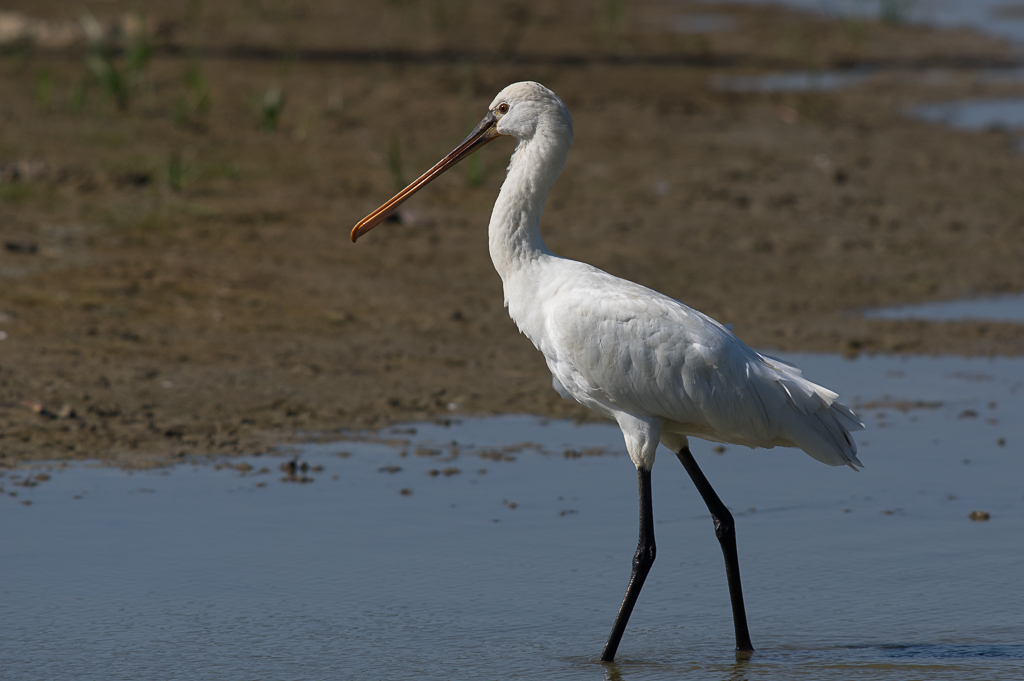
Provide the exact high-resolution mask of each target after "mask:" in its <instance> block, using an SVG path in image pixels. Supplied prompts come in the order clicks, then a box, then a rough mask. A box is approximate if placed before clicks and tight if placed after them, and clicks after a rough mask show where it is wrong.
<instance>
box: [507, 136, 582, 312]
mask: <svg viewBox="0 0 1024 681" xmlns="http://www.w3.org/2000/svg"><path fill="white" fill-rule="evenodd" d="M543 133H544V131H543V130H539V131H538V133H537V134H536V135H535V136H534V137H532V138H531V139H528V140H520V142H519V144H518V145H517V146H516V150H515V153H514V154H512V160H511V161H510V162H509V166H508V172H507V174H506V175H505V182H504V183H503V184H502V185H501V192H500V193H499V194H498V200H497V201H495V203H494V211H493V212H492V213H491V222H490V225H489V226H488V230H487V234H488V241H489V246H490V252H491V261H492V262H493V263H494V269H496V270H497V271H498V275H499V276H500V277H501V279H502V281H503V282H504V283H505V286H506V302H507V298H508V290H507V289H508V285H509V283H510V279H511V278H513V277H515V276H516V275H517V274H519V273H521V272H522V270H523V269H524V268H529V267H530V266H531V265H533V264H536V263H537V261H538V260H540V259H542V258H543V257H545V256H550V255H552V253H551V251H550V250H549V249H548V247H547V246H545V245H544V240H543V239H541V236H540V216H541V213H542V212H543V211H544V201H545V200H546V199H547V196H548V190H550V189H551V185H553V184H554V183H555V180H557V179H558V175H559V174H560V173H561V172H562V166H564V165H565V157H566V155H567V154H568V153H569V145H570V144H571V142H569V141H567V140H564V139H562V138H561V137H559V136H557V135H545V134H543Z"/></svg>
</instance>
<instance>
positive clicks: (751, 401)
mask: <svg viewBox="0 0 1024 681" xmlns="http://www.w3.org/2000/svg"><path fill="white" fill-rule="evenodd" d="M557 286H558V290H557V291H552V292H550V294H549V295H547V296H546V297H545V298H544V300H545V301H546V302H545V303H544V314H543V317H544V319H545V325H546V329H545V331H546V332H545V333H544V334H542V335H543V336H544V339H545V342H546V344H547V345H548V346H549V347H541V350H542V351H543V352H544V354H545V356H546V357H547V358H548V366H549V368H550V369H551V371H552V374H553V375H554V378H555V380H556V381H557V382H559V383H560V384H561V385H562V386H563V387H564V388H565V389H566V391H567V392H568V393H570V394H571V395H572V396H573V397H574V398H575V399H576V400H577V401H579V402H581V403H582V404H584V405H586V406H589V407H591V408H594V409H596V410H597V411H599V412H601V413H605V414H607V413H608V412H614V411H617V410H618V411H624V412H627V413H630V414H634V415H650V416H657V417H659V418H662V419H664V420H665V421H666V422H667V424H668V425H667V426H666V427H668V428H672V427H677V428H679V429H680V432H683V433H684V434H690V435H694V436H697V437H704V438H706V439H711V440H720V441H723V442H733V443H737V444H746V445H750V446H759V447H772V446H775V445H784V446H797V447H800V448H801V449H803V450H804V451H806V452H807V453H808V454H810V455H811V456H813V457H814V458H816V459H818V460H820V461H824V462H825V463H829V464H832V465H842V464H849V463H859V462H858V461H857V459H856V445H855V444H854V443H853V439H852V438H851V437H850V436H849V431H850V430H855V429H859V428H862V427H863V426H862V424H861V423H860V421H858V420H857V418H856V416H855V415H854V414H853V412H852V411H850V410H849V409H848V408H847V407H845V406H843V405H841V404H840V403H838V402H836V397H837V395H836V394H835V393H833V392H831V391H829V390H827V389H826V388H823V387H821V386H818V385H816V384H814V383H811V382H810V381H808V380H806V379H805V378H803V376H802V375H801V374H800V370H799V369H797V368H796V367H794V366H792V365H789V364H786V363H784V362H782V361H780V360H775V359H773V358H769V357H764V356H762V355H760V354H758V353H757V352H755V351H754V350H752V349H751V348H749V347H748V346H747V345H745V344H744V343H743V342H742V341H741V340H740V339H739V338H737V337H736V336H735V335H734V334H733V333H732V332H731V331H729V330H728V329H726V328H725V327H724V326H722V325H721V324H719V323H718V322H716V321H715V320H713V319H711V318H710V317H707V316H706V315H704V314H701V313H700V312H697V311H696V310H692V309H690V308H688V307H686V306H685V305H683V304H682V303H680V302H678V301H676V300H673V299H672V298H669V297H668V296H665V295H662V294H660V293H657V292H656V291H652V290H651V289H648V288H645V287H643V286H640V285H639V284H634V283H632V282H628V281H625V280H622V279H617V278H615V277H612V276H611V275H609V274H607V273H605V272H602V271H601V270H597V269H596V268H590V267H589V266H586V265H584V266H583V268H582V269H577V271H575V272H574V276H570V277H564V276H563V277H561V278H560V281H559V282H558V284H557Z"/></svg>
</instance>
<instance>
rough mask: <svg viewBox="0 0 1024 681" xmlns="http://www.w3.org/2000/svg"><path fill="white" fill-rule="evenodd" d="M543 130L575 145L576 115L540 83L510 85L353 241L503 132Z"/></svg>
mask: <svg viewBox="0 0 1024 681" xmlns="http://www.w3.org/2000/svg"><path fill="white" fill-rule="evenodd" d="M541 130H543V131H545V133H546V134H548V135H551V137H552V138H553V139H556V140H560V141H561V142H563V143H565V144H568V145H571V144H572V117H571V116H570V115H569V110H568V109H566V108H565V104H563V103H562V100H561V99H559V98H558V95H556V94H555V93H554V92H552V91H551V90H549V89H547V88H546V87H544V86H543V85H541V84H540V83H534V82H532V81H524V82H522V83H513V84H512V85H509V86H508V87H506V88H505V89H504V90H502V91H501V92H499V93H498V96H497V97H495V98H494V101H493V102H491V105H490V107H488V111H487V115H486V116H484V118H483V120H482V121H480V123H479V124H478V125H477V126H476V128H474V129H473V132H471V133H470V134H469V137H467V138H466V139H464V140H463V141H462V144H460V145H459V146H457V147H455V149H454V150H452V152H451V153H450V154H448V155H447V156H445V157H444V158H443V159H441V160H440V161H438V163H437V164H436V165H435V166H434V167H433V168H431V169H430V170H428V171H427V172H425V173H423V175H421V176H420V177H419V178H417V179H416V180H414V181H413V183H412V184H410V185H409V186H408V187H406V188H405V189H403V190H402V191H400V192H398V194H396V195H395V196H394V197H393V198H392V199H391V200H390V201H388V202H387V203H385V204H384V205H383V206H381V207H380V208H378V209H377V210H375V211H373V212H372V213H370V214H369V215H367V216H366V217H365V218H363V219H362V220H360V221H359V223H358V224H357V225H356V226H355V227H353V228H352V241H355V240H356V239H358V238H359V237H361V236H362V235H364V234H366V233H367V232H369V231H370V230H371V229H373V228H374V227H376V226H377V225H379V224H380V223H381V222H383V221H384V220H385V218H387V216H388V215H390V214H391V212H392V211H394V210H395V209H396V208H398V206H399V205H401V204H402V203H403V202H404V201H405V200H406V199H408V198H409V197H410V196H412V195H413V194H415V193H416V192H418V191H419V190H420V189H422V188H423V187H424V186H426V185H427V183H429V182H430V181H431V180H433V179H434V178H436V177H437V176H439V175H441V173H443V172H444V171H446V170H448V169H449V168H451V167H452V166H454V165H455V164H456V163H458V162H459V161H461V160H462V159H464V158H466V157H467V156H469V155H470V154H472V153H473V152H474V151H476V150H477V149H479V148H480V147H482V146H483V145H485V144H487V143H488V142H490V141H492V140H494V139H497V138H498V137H501V136H503V135H508V136H510V137H515V138H516V139H518V140H520V141H526V140H532V139H533V138H534V137H536V136H537V133H538V132H539V131H541Z"/></svg>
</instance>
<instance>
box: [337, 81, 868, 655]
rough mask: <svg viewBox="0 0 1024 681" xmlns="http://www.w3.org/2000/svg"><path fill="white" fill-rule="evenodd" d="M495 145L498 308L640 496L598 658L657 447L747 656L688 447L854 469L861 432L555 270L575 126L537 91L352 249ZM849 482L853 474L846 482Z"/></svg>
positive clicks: (804, 387)
mask: <svg viewBox="0 0 1024 681" xmlns="http://www.w3.org/2000/svg"><path fill="white" fill-rule="evenodd" d="M502 135H508V136H511V137H514V138H516V140H517V144H516V148H515V153H513V154H512V160H511V162H510V163H509V166H508V171H507V174H506V176H505V182H504V183H503V184H502V186H501V191H500V192H499V193H498V200H497V201H496V202H495V204H494V211H493V212H492V213H491V222H490V224H489V225H488V230H487V236H488V241H489V244H490V253H491V260H492V261H493V262H494V268H495V269H496V270H497V271H498V275H499V276H500V277H501V281H502V284H503V285H504V290H505V305H506V306H507V307H508V312H509V315H511V317H512V319H513V320H514V321H515V323H516V325H517V326H518V327H519V330H520V331H521V332H522V333H524V334H525V335H526V336H527V338H529V339H530V340H531V341H533V344H534V345H535V346H536V347H537V349H538V350H540V351H541V353H543V355H544V359H545V360H546V361H547V365H548V369H550V370H551V377H552V383H553V384H554V388H555V390H557V391H558V394H560V395H561V396H562V397H564V398H566V399H568V400H575V401H577V402H579V403H580V404H582V405H584V406H586V407H589V408H591V409H593V410H594V411H596V412H597V413H598V414H601V415H602V416H605V417H607V418H609V419H613V420H614V421H615V422H616V423H618V424H619V428H620V429H621V430H622V436H623V438H624V439H625V442H626V449H627V451H628V452H629V457H630V458H631V459H632V460H633V463H634V464H635V465H636V470H637V477H638V479H639V488H640V540H639V542H638V544H637V549H636V554H635V555H634V557H633V571H632V574H631V576H630V579H629V586H628V587H627V588H626V595H625V597H624V598H623V599H622V605H621V607H620V608H619V613H618V615H617V616H616V618H615V624H614V625H613V626H612V631H611V635H610V636H609V637H608V642H607V643H606V644H605V647H604V650H603V652H602V654H601V660H602V661H611V660H613V659H614V658H615V651H616V649H617V648H618V646H619V641H620V640H621V638H622V633H623V631H625V628H626V623H627V621H628V620H629V616H630V613H632V611H633V606H634V605H635V604H636V599H637V596H639V594H640V589H641V588H642V587H643V583H644V580H645V579H646V578H647V574H648V572H649V571H650V569H651V565H652V564H653V563H654V556H655V543H654V516H653V512H652V505H651V467H652V466H653V464H654V453H655V450H656V449H657V447H658V443H659V442H660V443H661V444H664V445H665V446H666V447H668V448H669V449H671V450H672V451H673V452H675V453H676V456H678V457H679V460H680V461H681V462H682V464H683V466H684V467H685V468H686V472H687V473H688V474H689V475H690V478H691V479H692V480H693V482H694V484H695V485H696V486H697V490H698V491H699V492H700V495H701V496H702V497H703V498H704V501H705V503H707V506H708V510H709V511H711V517H712V519H713V520H714V524H715V534H716V535H717V536H718V540H719V542H720V543H721V545H722V552H723V553H724V554H725V569H726V575H727V577H728V582H729V595H730V597H731V599H732V614H733V622H734V624H735V629H736V649H737V650H738V651H751V650H753V646H752V645H751V643H750V634H749V632H748V630H747V618H746V613H745V611H744V608H743V592H742V589H741V587H740V571H739V559H738V558H737V554H736V533H735V529H734V522H733V518H732V515H731V514H730V513H729V511H728V509H727V508H726V507H725V504H723V503H722V501H721V500H720V499H719V498H718V495H717V494H716V493H715V491H714V489H712V487H711V485H710V484H709V483H708V481H707V478H705V477H704V474H703V473H702V472H701V470H700V468H699V467H698V466H697V462H696V461H695V460H694V458H693V456H692V455H691V454H690V448H689V441H688V440H687V438H688V437H690V436H693V437H697V438H701V439H704V440H711V441H713V442H724V443H729V444H736V445H746V446H748V447H767V448H771V447H775V446H780V447H799V448H800V449H802V450H804V451H805V452H807V453H808V454H810V455H811V456H812V457H813V458H815V459H817V460H818V461H821V462H823V463H826V464H829V465H830V466H843V465H846V466H849V467H850V468H854V467H855V466H860V465H861V463H860V461H859V460H858V459H857V445H856V443H855V442H854V441H853V438H852V437H850V431H853V430H860V429H862V428H863V427H864V424H863V423H861V422H860V420H858V418H857V416H856V415H855V414H854V413H853V412H852V411H851V410H850V409H849V408H848V407H846V406H845V405H843V404H840V403H839V402H837V401H836V398H837V397H838V395H836V393H834V392H832V391H831V390H828V389H826V388H823V387H822V386H820V385H815V384H814V383H811V382H810V381H808V380H807V379H805V378H803V376H802V375H801V373H800V370H799V369H797V368H796V367H794V366H792V365H791V364H787V363H785V362H782V361H780V360H777V359H773V358H771V357H766V356H764V355H761V354H759V353H757V352H755V351H754V350H751V349H750V348H749V347H747V346H746V345H745V344H744V343H743V341H741V340H740V339H739V338H737V337H736V336H735V335H734V334H733V333H732V332H731V331H729V329H727V328H725V327H724V326H722V325H721V324H719V323H718V322H716V321H715V320H714V319H711V318H710V317H708V316H706V315H703V314H701V313H700V312H697V311H696V310H692V309H690V308H689V307H687V306H685V305H683V304H682V303H680V302H678V301H676V300H673V299H672V298H669V297H667V296H664V295H662V294H660V293H658V292H656V291H652V290H651V289H648V288H645V287H643V286H640V285H639V284H634V283H633V282H631V281H626V280H624V279H619V278H617V277H613V276H612V275H610V274H608V273H607V272H603V271H601V270H599V269H597V268H596V267H591V266H590V265H587V264H585V263H582V262H576V261H574V260H568V259H566V258H561V257H559V256H557V255H555V254H554V253H552V252H551V251H550V250H549V249H548V247H547V246H545V245H544V241H543V240H542V239H541V236H540V217H541V212H542V211H543V210H544V201H545V199H546V198H547V195H548V191H549V190H550V189H551V186H552V185H553V184H554V182H555V180H556V179H557V178H558V175H559V174H560V173H561V172H562V166H563V165H565V159H566V156H567V155H568V153H569V147H570V146H572V117H570V116H569V111H568V109H566V107H565V104H563V103H562V100H561V99H559V98H558V96H557V95H556V94H555V93H554V92H552V91H551V90H549V89H547V88H546V87H544V86H543V85H540V84H539V83H533V82H524V83H515V84H513V85H509V86H508V87H506V88H505V89H504V90H502V91H501V92H500V93H498V96H497V97H495V98H494V101H493V102H491V105H490V107H489V111H488V112H487V115H486V116H485V117H484V119H483V120H482V121H480V124H479V125H478V126H477V127H476V129H474V130H473V132H472V133H471V134H470V135H469V137H467V138H466V139H465V140H464V141H463V142H462V144H460V145H459V146H458V147H456V148H455V150H454V151H452V152H451V153H450V154H448V155H447V156H445V157H444V158H443V159H442V160H441V161H440V162H439V163H438V164H437V165H435V166H434V167H433V168H431V169H430V170H428V171H427V172H426V173H425V174H424V175H423V176H422V177H420V178H419V179H417V180H416V181H415V182H413V183H412V184H410V185H409V186H408V187H406V188H405V189H403V190H402V191H401V192H399V193H398V194H397V195H396V196H395V197H394V198H392V199H391V200H390V201H388V202H387V203H385V204H384V205H383V206H381V207H380V208H378V209H377V210H375V211H374V212H373V213H371V214H370V215H368V216H367V217H366V218H364V219H363V220H362V221H361V222H360V223H359V224H357V225H356V226H355V227H354V228H353V229H352V241H355V240H356V239H358V238H359V237H360V236H362V235H363V234H366V233H367V232H368V231H370V230H371V229H373V228H374V227H375V226H377V225H378V224H380V223H381V222H382V221H383V220H384V219H385V218H386V217H387V215H388V214H389V213H390V212H391V211H393V210H394V209H395V208H396V207H397V206H398V205H399V204H401V203H402V202H403V201H405V200H406V199H408V198H409V197H410V196H412V195H413V194H414V193H415V192H416V191H418V190H419V189H421V188H422V187H423V186H424V185H426V184H427V183H428V182H430V181H431V180H433V179H434V178H435V177H437V176H438V175H440V174H441V173H443V172H444V171H445V170H447V169H448V168H450V167H452V166H454V165H455V164H456V163H458V162H459V161H460V160H462V159H463V158H465V157H466V156H468V155H469V154H471V153H473V151H475V150H476V149H478V148H479V147H482V146H483V145H485V144H487V143H488V142H490V141H491V140H494V139H496V138H497V137H500V136H502ZM854 470H856V469H855V468H854Z"/></svg>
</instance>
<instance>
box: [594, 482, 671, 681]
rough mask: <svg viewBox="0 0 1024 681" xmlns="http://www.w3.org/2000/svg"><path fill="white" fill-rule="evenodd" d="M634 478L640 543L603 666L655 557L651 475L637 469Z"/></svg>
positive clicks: (611, 657) (615, 646) (612, 652)
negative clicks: (637, 500) (638, 496)
mask: <svg viewBox="0 0 1024 681" xmlns="http://www.w3.org/2000/svg"><path fill="white" fill-rule="evenodd" d="M636 472H637V478H638V480H639V485H640V541H638V542H637V545H636V553H635V554H634V555H633V573H632V574H631V575H630V577H629V586H627V587H626V595H625V596H623V598H622V605H621V606H619V614H618V615H616V617H615V624H614V625H612V633H611V635H610V636H608V642H607V643H605V644H604V651H602V652H601V661H602V662H611V661H612V660H614V659H615V651H616V650H618V648H619V641H621V640H622V632H624V631H625V630H626V623H627V622H629V616H630V614H631V613H632V612H633V606H634V605H636V599H637V597H638V596H639V595H640V589H642V588H643V586H644V580H646V579H647V573H648V572H650V571H651V566H652V565H654V557H655V556H656V555H657V553H658V549H657V547H656V546H655V545H654V508H653V505H652V502H651V472H650V471H645V470H644V469H642V468H638V469H637V471H636Z"/></svg>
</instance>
